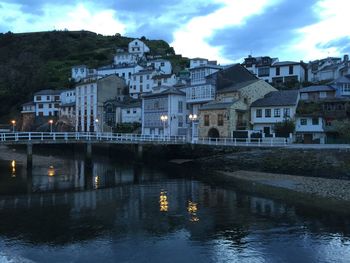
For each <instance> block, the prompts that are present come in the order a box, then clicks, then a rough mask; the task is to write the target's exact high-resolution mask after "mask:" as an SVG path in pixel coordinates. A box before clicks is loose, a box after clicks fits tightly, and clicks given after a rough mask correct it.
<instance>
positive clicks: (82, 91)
mask: <svg viewBox="0 0 350 263" xmlns="http://www.w3.org/2000/svg"><path fill="white" fill-rule="evenodd" d="M125 86H126V84H125V80H124V79H122V78H120V77H118V76H116V75H109V76H107V77H104V78H101V79H97V78H93V79H85V80H84V81H83V82H81V83H79V84H77V85H76V88H75V95H76V107H75V108H76V122H75V125H76V126H75V128H76V131H83V132H87V131H90V132H101V131H103V130H104V126H105V123H104V121H103V120H104V118H103V116H104V113H103V105H104V102H105V101H107V100H109V99H111V98H115V97H117V96H120V95H121V94H122V93H123V90H124V89H125Z"/></svg>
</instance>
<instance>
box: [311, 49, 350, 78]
mask: <svg viewBox="0 0 350 263" xmlns="http://www.w3.org/2000/svg"><path fill="white" fill-rule="evenodd" d="M347 74H350V61H349V55H344V58H343V60H342V59H341V58H335V57H328V58H324V59H320V60H315V61H310V62H309V64H308V81H309V82H319V81H325V80H334V79H337V78H340V77H342V76H345V75H347Z"/></svg>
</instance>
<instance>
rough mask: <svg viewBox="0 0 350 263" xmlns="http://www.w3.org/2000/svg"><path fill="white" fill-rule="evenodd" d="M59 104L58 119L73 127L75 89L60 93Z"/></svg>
mask: <svg viewBox="0 0 350 263" xmlns="http://www.w3.org/2000/svg"><path fill="white" fill-rule="evenodd" d="M60 96H61V104H60V110H59V117H60V119H61V120H62V121H67V122H69V124H71V125H72V126H75V89H71V90H65V91H63V92H61V94H60Z"/></svg>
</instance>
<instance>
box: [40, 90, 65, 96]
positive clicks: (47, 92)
mask: <svg viewBox="0 0 350 263" xmlns="http://www.w3.org/2000/svg"><path fill="white" fill-rule="evenodd" d="M62 91H64V90H52V89H44V90H40V91H38V92H35V93H34V96H37V95H60V94H61V92H62Z"/></svg>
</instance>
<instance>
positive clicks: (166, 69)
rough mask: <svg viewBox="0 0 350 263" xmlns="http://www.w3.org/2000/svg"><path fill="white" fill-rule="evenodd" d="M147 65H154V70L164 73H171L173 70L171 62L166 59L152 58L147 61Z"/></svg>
mask: <svg viewBox="0 0 350 263" xmlns="http://www.w3.org/2000/svg"><path fill="white" fill-rule="evenodd" d="M147 67H152V68H153V69H154V70H157V71H159V72H160V73H162V74H171V73H172V71H173V68H172V66H171V62H170V61H169V60H165V59H155V60H150V61H148V62H147Z"/></svg>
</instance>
